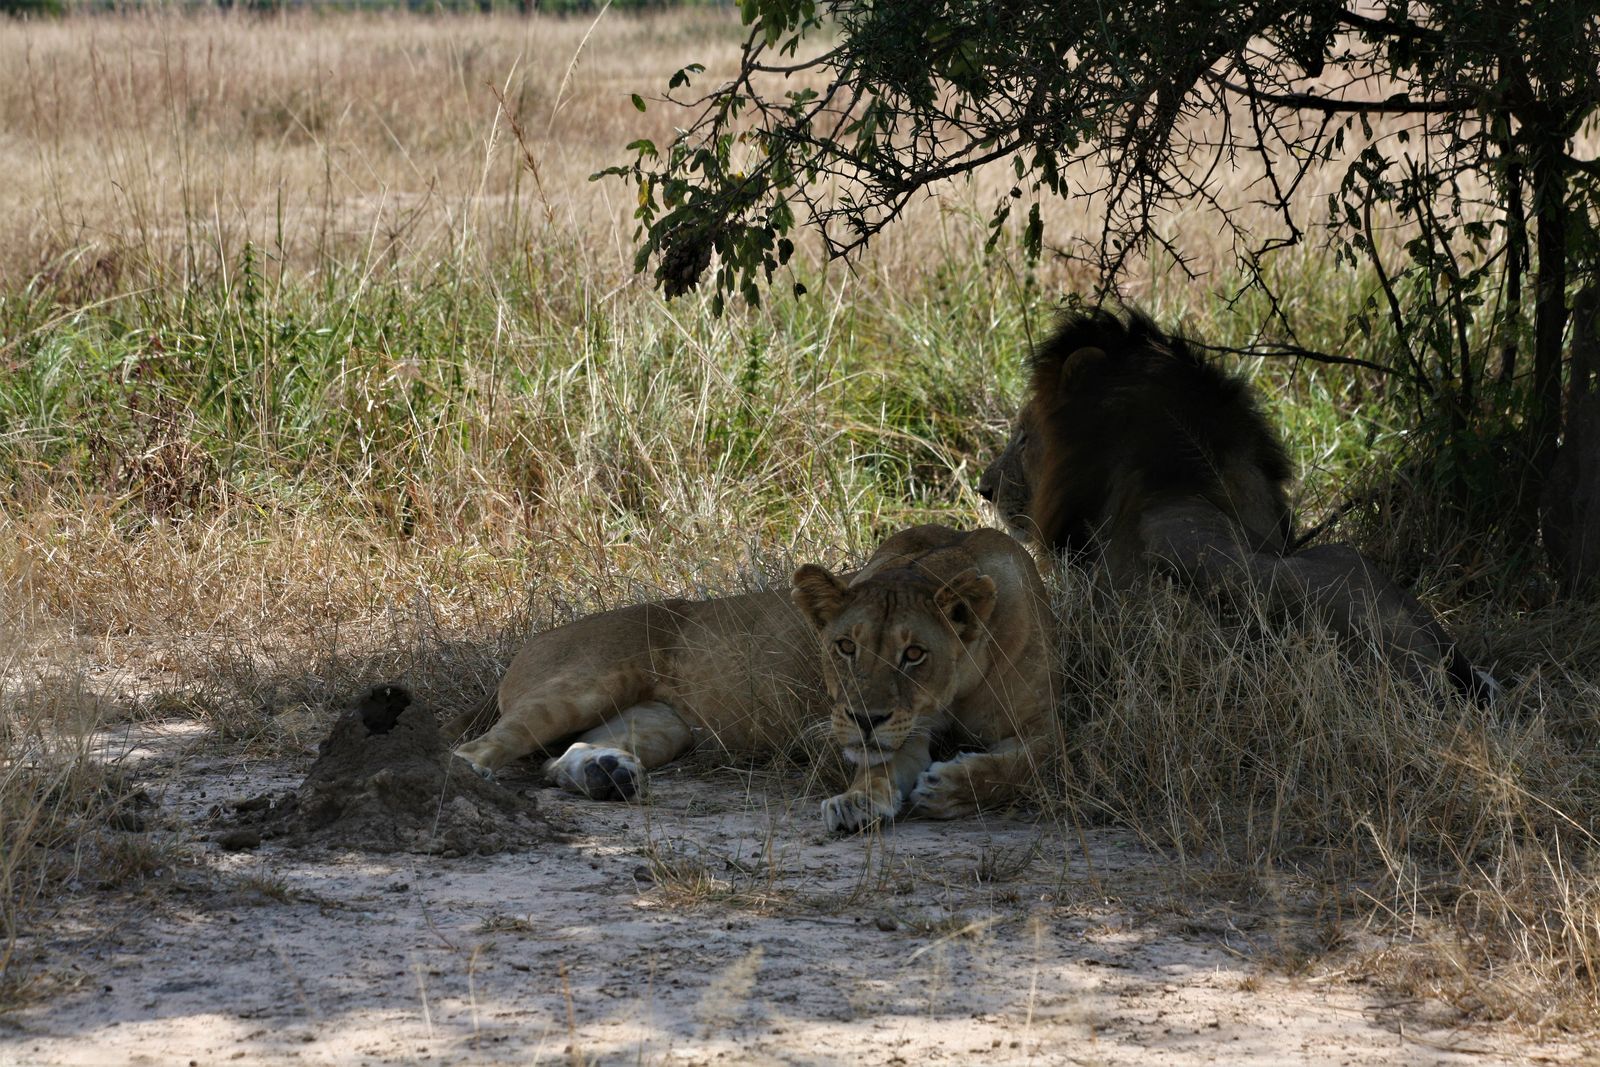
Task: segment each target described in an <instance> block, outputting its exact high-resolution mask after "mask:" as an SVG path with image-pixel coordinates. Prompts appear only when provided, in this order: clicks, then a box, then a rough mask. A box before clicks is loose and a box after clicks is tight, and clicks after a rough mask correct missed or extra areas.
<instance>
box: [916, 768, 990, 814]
mask: <svg viewBox="0 0 1600 1067" xmlns="http://www.w3.org/2000/svg"><path fill="white" fill-rule="evenodd" d="M960 762H961V757H959V756H958V757H956V758H955V759H953V760H943V761H941V762H938V763H930V764H928V769H927V770H925V771H923V772H922V774H920V775H919V776H918V777H917V784H916V785H914V786H912V788H911V795H910V796H909V797H908V798H907V801H908V803H907V805H906V806H907V808H908V809H909V811H910V813H911V814H912V815H915V816H917V817H919V818H923V819H959V818H961V817H962V816H963V815H971V814H972V813H973V812H975V811H977V810H978V806H977V804H976V803H974V801H973V798H972V794H971V790H970V789H968V788H967V787H966V778H965V776H964V775H958V774H955V773H954V771H955V767H956V765H957V764H958V763H960Z"/></svg>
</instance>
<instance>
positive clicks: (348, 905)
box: [0, 728, 1586, 1065]
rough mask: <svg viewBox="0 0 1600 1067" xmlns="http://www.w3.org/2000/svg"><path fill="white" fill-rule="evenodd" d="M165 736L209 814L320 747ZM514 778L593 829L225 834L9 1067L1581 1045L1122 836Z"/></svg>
mask: <svg viewBox="0 0 1600 1067" xmlns="http://www.w3.org/2000/svg"><path fill="white" fill-rule="evenodd" d="M144 731H145V732H144V734H141V735H140V736H138V737H134V736H133V734H130V735H129V737H130V740H129V742H128V743H127V747H128V748H129V750H130V751H133V750H134V748H135V746H137V751H139V752H140V753H143V754H144V755H143V758H142V760H137V761H130V760H124V761H123V762H124V763H125V764H127V763H129V762H135V763H136V764H137V770H138V774H139V776H140V777H141V779H142V780H143V781H144V783H145V787H146V788H147V790H148V791H149V792H150V794H151V795H152V796H153V797H155V798H156V800H157V802H158V803H159V805H160V807H161V809H162V812H163V814H165V815H166V816H169V817H170V818H171V819H172V820H175V821H177V822H181V823H187V824H190V825H196V824H201V823H203V822H204V821H205V820H206V818H207V813H208V812H209V811H210V810H211V809H212V808H213V807H214V806H215V805H216V803H217V801H218V799H219V798H231V797H240V796H253V795H258V794H260V793H263V792H268V793H271V792H277V791H282V790H284V789H286V788H288V787H291V786H293V785H294V784H295V783H296V782H297V781H299V779H300V777H301V775H302V774H303V771H304V768H305V766H306V763H307V762H308V758H307V757H302V758H301V759H300V760H298V761H287V762H278V763H262V762H258V761H240V760H236V759H232V758H230V757H227V756H221V755H218V754H217V753H216V751H215V750H214V749H212V748H209V747H208V746H207V745H206V744H205V743H204V741H203V739H202V738H200V737H199V736H197V735H196V734H194V733H193V732H171V733H168V734H167V735H165V736H159V734H158V735H157V736H153V737H152V736H149V728H144ZM134 732H135V733H138V732H139V731H134ZM336 732H337V731H336ZM524 773H525V774H526V773H527V772H524ZM508 786H509V788H510V790H511V791H512V792H516V791H518V790H527V791H530V792H533V793H535V794H536V795H537V797H538V800H539V803H540V807H541V808H542V809H544V810H545V811H546V813H547V814H548V815H549V816H550V817H551V818H552V820H553V821H558V822H563V823H568V824H571V825H572V826H573V827H575V831H576V832H575V833H574V834H573V835H572V836H571V837H570V839H568V840H565V841H556V840H550V839H546V840H543V841H542V842H540V843H538V844H537V845H533V846H530V847H526V848H521V849H514V850H510V851H503V852H500V853H499V854H496V855H492V856H483V855H463V856H460V857H458V858H453V859H446V858H444V857H443V856H441V855H437V854H426V853H404V852H392V853H388V854H373V853H371V852H364V851H363V852H357V851H350V850H341V849H335V848H328V847H309V848H295V847H289V846H287V845H286V843H285V842H284V841H282V840H278V841H268V842H267V843H266V844H265V845H264V846H263V847H262V848H261V849H259V850H258V851H255V852H252V853H240V852H227V851H224V850H222V849H220V848H218V847H217V846H215V845H214V844H208V845H204V846H202V847H201V851H200V852H199V854H198V857H197V860H198V862H197V865H196V868H195V869H194V870H193V871H191V872H189V873H188V874H187V875H186V876H185V877H184V878H182V879H179V880H178V881H177V882H176V884H175V885H174V886H173V887H172V888H173V891H172V892H170V893H166V894H163V895H162V896H161V897H160V898H159V899H158V900H156V901H155V902H154V903H152V902H151V901H150V900H149V899H148V898H146V899H145V901H144V903H143V904H141V905H138V906H128V905H127V904H126V902H123V903H118V902H117V901H109V902H107V903H106V904H104V905H95V906H94V907H93V908H87V909H85V911H86V914H85V916H84V922H83V923H82V925H81V929H82V931H83V932H82V933H81V934H80V935H73V934H72V933H70V929H71V928H70V926H66V925H59V926H55V927H53V928H52V931H51V932H49V933H46V932H43V931H40V932H39V933H37V934H35V935H33V936H32V937H31V938H29V939H28V940H29V941H31V944H29V945H27V946H25V948H26V949H29V950H37V951H44V952H46V953H47V954H48V955H49V956H50V957H52V958H57V959H75V960H76V964H75V966H74V970H75V972H76V973H77V975H78V980H79V986H78V988H77V989H76V990H75V991H74V992H70V993H67V994H64V995H61V996H59V997H56V998H55V999H52V1000H49V1001H45V1002H41V1003H38V1004H35V1005H33V1006H31V1007H29V1008H27V1009H25V1010H22V1011H19V1012H17V1013H14V1014H13V1015H11V1016H10V1017H9V1018H8V1019H7V1020H6V1021H5V1022H4V1023H0V1026H3V1029H0V1062H7V1063H13V1062H14V1063H29V1064H40V1065H56V1064H99V1063H107V1062H127V1063H148V1064H165V1063H179V1064H182V1063H190V1062H199V1063H217V1062H228V1061H233V1060H238V1061H241V1062H249V1063H271V1064H290V1063H293V1064H308V1063H309V1064H315V1063H340V1064H346V1063H350V1064H354V1063H362V1064H369V1063H370V1064H386V1063H400V1062H428V1063H518V1064H525V1063H541V1062H555V1061H561V1062H567V1063H621V1062H629V1063H716V1062H727V1063H733V1062H739V1063H852V1064H854V1063H868V1064H896V1063H923V1062H932V1063H961V1062H972V1061H975V1060H978V1059H982V1060H983V1062H988V1063H1027V1062H1038V1063H1085V1064H1100V1063H1103V1064H1191V1063H1195V1064H1198V1063H1206V1062H1226V1063H1234V1064H1246V1063H1258V1064H1282V1063H1291V1062H1293V1063H1345V1064H1395V1063H1406V1064H1446V1063H1473V1064H1491V1063H1526V1062H1582V1061H1583V1060H1584V1057H1585V1056H1586V1050H1585V1049H1584V1048H1583V1047H1581V1046H1580V1045H1578V1044H1577V1043H1575V1042H1571V1041H1567V1042H1564V1043H1556V1044H1537V1043H1534V1042H1533V1041H1532V1040H1531V1039H1530V1038H1528V1037H1526V1036H1523V1035H1519V1034H1517V1033H1514V1032H1511V1031H1506V1030H1497V1029H1494V1028H1490V1027H1485V1026H1481V1025H1479V1026H1467V1025H1465V1024H1463V1023H1462V1022H1461V1020H1460V1019H1459V1018H1458V1017H1456V1016H1455V1014H1454V1013H1453V1012H1451V1011H1449V1010H1448V1009H1446V1008H1444V1007H1443V1006H1440V1005H1437V1004H1430V1003H1428V1002H1420V1001H1407V1000H1402V999H1397V998H1395V997H1394V996H1392V995H1388V994H1385V993H1383V992H1381V991H1380V990H1378V989H1376V988H1375V987H1369V986H1365V985H1362V984H1360V983H1356V982H1352V981H1350V980H1349V979H1348V978H1347V977H1345V976H1343V975H1341V974H1340V973H1339V971H1338V970H1337V968H1335V967H1332V966H1328V967H1312V968H1298V969H1295V968H1286V967H1285V965H1284V961H1285V960H1287V959H1291V958H1293V957H1294V956H1295V954H1296V953H1297V952H1298V951H1300V946H1302V945H1303V944H1304V943H1306V942H1308V941H1309V940H1313V939H1315V938H1318V937H1322V936H1325V933H1324V931H1322V930H1320V928H1319V923H1321V924H1322V925H1325V917H1324V918H1322V919H1319V918H1318V917H1317V916H1316V915H1315V913H1314V907H1313V906H1312V902H1310V901H1306V900H1302V899H1300V897H1299V896H1298V895H1297V893H1296V887H1295V886H1294V884H1293V883H1292V882H1290V881H1288V880H1285V881H1284V882H1282V883H1281V884H1279V883H1270V884H1269V883H1266V882H1262V881H1259V880H1258V882H1257V883H1255V884H1245V883H1243V882H1240V883H1239V884H1237V885H1236V886H1234V887H1233V888H1234V889H1236V890H1237V892H1234V893H1230V892H1229V891H1228V890H1229V887H1228V886H1226V885H1222V884H1220V883H1219V885H1218V886H1217V887H1216V890H1215V891H1213V892H1210V893H1202V894H1196V893H1194V892H1193V891H1192V886H1191V887H1190V888H1189V889H1187V890H1185V889H1182V888H1181V887H1180V885H1179V881H1178V879H1177V877H1176V872H1175V871H1174V869H1173V866H1172V864H1171V862H1170V861H1168V860H1164V859H1162V858H1161V857H1159V856H1157V855H1155V854H1153V853H1151V852H1149V851H1148V850H1146V849H1144V848H1142V847H1141V846H1140V845H1139V844H1138V843H1137V842H1136V841H1135V840H1134V839H1133V838H1132V837H1131V836H1129V835H1128V834H1126V833H1123V832H1119V831H1111V830H1099V829H1084V830H1081V831H1080V830H1078V829H1076V828H1074V827H1072V826H1070V825H1060V824H1058V823H1056V822H1054V821H1050V820H1039V819H1030V818H1024V817H1012V818H1001V819H994V818H982V819H972V820H965V821H958V822H953V823H945V824H938V823H917V822H910V823H905V824H903V825H900V826H898V827H896V828H894V829H892V830H890V831H888V832H885V833H881V834H866V835H859V836H850V837H833V836H829V835H826V834H823V833H822V832H821V830H820V824H819V822H818V818H817V800H818V798H817V797H814V796H809V795H807V793H806V788H805V786H804V785H803V784H802V783H801V782H800V781H799V780H798V779H797V778H791V777H788V776H785V775H782V774H749V773H738V772H732V771H729V770H726V769H719V768H715V767H712V766H710V765H709V764H708V763H707V762H705V761H702V763H701V764H700V765H699V766H691V767H685V768H680V769H677V770H669V771H668V772H667V773H664V774H658V775H657V776H656V777H655V778H654V779H653V781H652V788H651V793H650V797H649V799H648V801H647V802H646V803H643V804H634V805H624V804H599V803H593V802H588V801H581V800H577V799H574V798H570V797H567V796H565V795H564V794H561V793H559V792H557V791H554V790H550V789H544V788H541V786H540V783H539V782H538V781H537V780H536V779H535V778H533V777H531V775H529V776H526V777H523V778H521V779H520V780H519V779H518V778H517V776H515V775H513V776H512V777H511V778H510V780H509V782H508ZM89 911H92V912H93V914H92V915H89V914H87V912H89ZM91 920H92V921H91ZM1346 936H1348V937H1349V938H1352V939H1358V938H1359V937H1360V936H1361V934H1360V932H1359V931H1356V930H1352V931H1348V932H1347V934H1346ZM1289 970H1296V972H1297V973H1292V974H1291V973H1287V972H1288V971H1289Z"/></svg>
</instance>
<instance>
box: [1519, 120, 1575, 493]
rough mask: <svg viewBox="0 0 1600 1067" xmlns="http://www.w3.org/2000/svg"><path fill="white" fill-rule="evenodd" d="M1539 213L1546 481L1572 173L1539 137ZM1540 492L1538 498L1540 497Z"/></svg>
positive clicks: (1541, 431) (1540, 421) (1536, 400)
mask: <svg viewBox="0 0 1600 1067" xmlns="http://www.w3.org/2000/svg"><path fill="white" fill-rule="evenodd" d="M1535 143H1536V144H1537V145H1538V148H1537V149H1536V150H1535V156H1534V166H1533V214H1534V218H1535V220H1536V221H1537V223H1538V227H1539V232H1538V254H1539V268H1538V269H1539V273H1538V277H1537V279H1536V281H1535V283H1534V315H1533V330H1534V338H1533V405H1534V409H1533V418H1532V420H1531V421H1530V424H1529V427H1528V429H1529V431H1530V434H1531V437H1532V440H1531V441H1530V444H1531V445H1532V455H1533V476H1534V477H1535V478H1536V479H1538V480H1539V482H1540V483H1541V487H1542V483H1543V480H1544V478H1545V476H1546V475H1548V474H1549V472H1550V467H1551V464H1552V463H1554V461H1555V457H1556V442H1557V439H1558V438H1559V436H1560V434H1561V352H1562V344H1561V343H1562V339H1563V335H1564V334H1565V333H1566V329H1567V218H1566V212H1567V175H1566V169H1565V167H1564V165H1563V161H1562V159H1561V150H1562V143H1561V142H1560V141H1556V142H1554V143H1551V142H1550V141H1549V140H1548V139H1541V140H1539V141H1537V142H1535ZM1538 496H1539V494H1538V493H1537V492H1535V493H1534V494H1533V498H1534V499H1535V500H1537V499H1538Z"/></svg>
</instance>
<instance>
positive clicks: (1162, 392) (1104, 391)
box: [1031, 310, 1293, 551]
mask: <svg viewBox="0 0 1600 1067" xmlns="http://www.w3.org/2000/svg"><path fill="white" fill-rule="evenodd" d="M1031 366H1032V371H1033V396H1034V399H1035V403H1036V404H1037V407H1036V408H1035V415H1036V417H1037V420H1038V421H1037V423H1036V426H1035V432H1037V433H1038V434H1040V435H1041V437H1042V438H1043V440H1041V441H1038V442H1036V444H1037V446H1038V447H1041V448H1043V449H1044V455H1045V456H1046V457H1047V465H1048V467H1049V469H1050V471H1051V476H1047V477H1044V478H1042V479H1040V480H1039V481H1038V482H1036V483H1035V485H1034V493H1035V494H1036V495H1035V498H1034V517H1035V518H1036V520H1037V521H1038V523H1039V528H1040V532H1041V534H1042V535H1043V537H1044V539H1045V541H1046V543H1048V544H1049V545H1050V546H1051V547H1054V548H1058V549H1068V550H1074V551H1081V550H1084V549H1087V548H1089V547H1090V545H1091V542H1092V540H1093V537H1094V535H1095V531H1096V529H1097V527H1099V526H1100V525H1101V524H1102V523H1105V522H1106V521H1107V520H1108V519H1110V518H1112V516H1111V515H1110V514H1109V512H1110V511H1112V510H1116V509H1117V507H1118V506H1119V501H1121V500H1122V499H1124V498H1127V499H1135V498H1136V499H1137V500H1138V501H1140V502H1142V503H1145V504H1148V503H1154V502H1157V501H1160V500H1162V499H1164V498H1178V497H1185V496H1189V497H1192V496H1194V495H1196V494H1198V495H1201V496H1203V497H1205V498H1206V499H1207V500H1209V501H1211V502H1212V503H1213V504H1215V505H1216V506H1217V507H1219V508H1221V509H1223V510H1224V511H1225V512H1228V513H1230V514H1234V515H1236V516H1238V517H1240V518H1241V519H1243V518H1244V516H1243V515H1242V514H1241V512H1242V510H1244V509H1243V508H1242V507H1241V506H1240V501H1239V500H1238V499H1236V497H1240V496H1242V495H1243V494H1245V493H1255V494H1257V495H1259V496H1262V497H1266V498H1268V499H1269V500H1270V501H1271V503H1270V505H1269V506H1268V507H1267V508H1266V510H1267V511H1268V512H1276V515H1275V516H1274V517H1273V519H1272V521H1273V522H1274V523H1276V524H1277V525H1278V527H1279V528H1278V529H1277V530H1251V531H1249V532H1250V533H1251V534H1252V535H1253V536H1255V537H1258V538H1262V539H1267V538H1273V537H1276V538H1280V539H1281V538H1287V536H1288V534H1289V522H1290V519H1289V510H1288V505H1287V502H1286V498H1285V496H1284V490H1283V487H1284V484H1285V483H1286V482H1287V481H1288V480H1289V479H1290V477H1291V476H1292V474H1293V468H1292V467H1291V465H1290V463H1289V458H1288V456H1287V454H1286V453H1285V452H1284V449H1283V445H1282V443H1281V442H1280V441H1279V439H1278V436H1277V434H1276V433H1274V432H1273V429H1272V427H1271V425H1270V424H1269V423H1268V422H1267V420H1266V418H1265V417H1264V416H1263V415H1262V413H1261V410H1260V408H1259V407H1258V406H1257V404H1256V402H1255V398H1254V396H1253V394H1252V392H1251V390H1250V387H1249V385H1248V383H1247V382H1245V381H1244V379H1242V378H1240V377H1238V376H1236V375H1232V374H1229V373H1227V372H1226V371H1224V370H1222V369H1220V368H1218V367H1217V366H1215V365H1213V364H1212V363H1210V362H1208V361H1207V360H1205V359H1204V358H1203V357H1202V356H1201V355H1200V354H1199V353H1198V352H1197V351H1195V349H1194V348H1193V347H1192V346H1191V345H1189V344H1188V343H1187V342H1186V341H1184V340H1183V338H1181V337H1178V336H1174V335H1172V334H1168V333H1165V332H1163V331H1162V330H1161V329H1160V328H1158V327H1157V326H1156V325H1155V323H1153V322H1151V321H1150V319H1148V318H1146V317H1145V316H1144V315H1141V314H1139V313H1137V312H1128V313H1127V314H1126V315H1125V316H1121V317H1119V316H1118V315H1115V314H1113V313H1112V312H1109V311H1103V310H1095V311H1089V312H1080V313H1075V314H1072V315H1069V316H1067V317H1066V318H1065V319H1063V320H1062V322H1061V324H1060V325H1059V326H1058V327H1057V329H1056V331H1055V333H1054V334H1053V335H1052V336H1051V337H1050V338H1049V340H1047V341H1045V343H1044V344H1043V345H1041V346H1040V347H1039V348H1038V350H1037V351H1036V352H1035V353H1034V354H1033V356H1032V360H1031ZM1241 472H1245V473H1241ZM1241 481H1244V482H1248V483H1249V484H1248V485H1246V486H1244V487H1243V488H1241V484H1240V483H1241ZM1113 496H1116V497H1117V498H1118V500H1113ZM1258 503H1259V501H1258ZM1257 510H1259V508H1258V509H1257ZM1245 525H1247V526H1248V525H1250V524H1249V523H1248V522H1246V523H1245Z"/></svg>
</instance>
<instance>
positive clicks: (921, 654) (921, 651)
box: [900, 645, 928, 667]
mask: <svg viewBox="0 0 1600 1067" xmlns="http://www.w3.org/2000/svg"><path fill="white" fill-rule="evenodd" d="M927 656H928V650H927V649H925V648H923V647H922V646H921V645H907V646H906V650H905V651H904V652H902V653H900V662H901V663H903V664H905V665H906V666H907V667H915V666H916V665H917V664H919V663H921V662H922V661H923V660H924V659H926V658H927Z"/></svg>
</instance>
